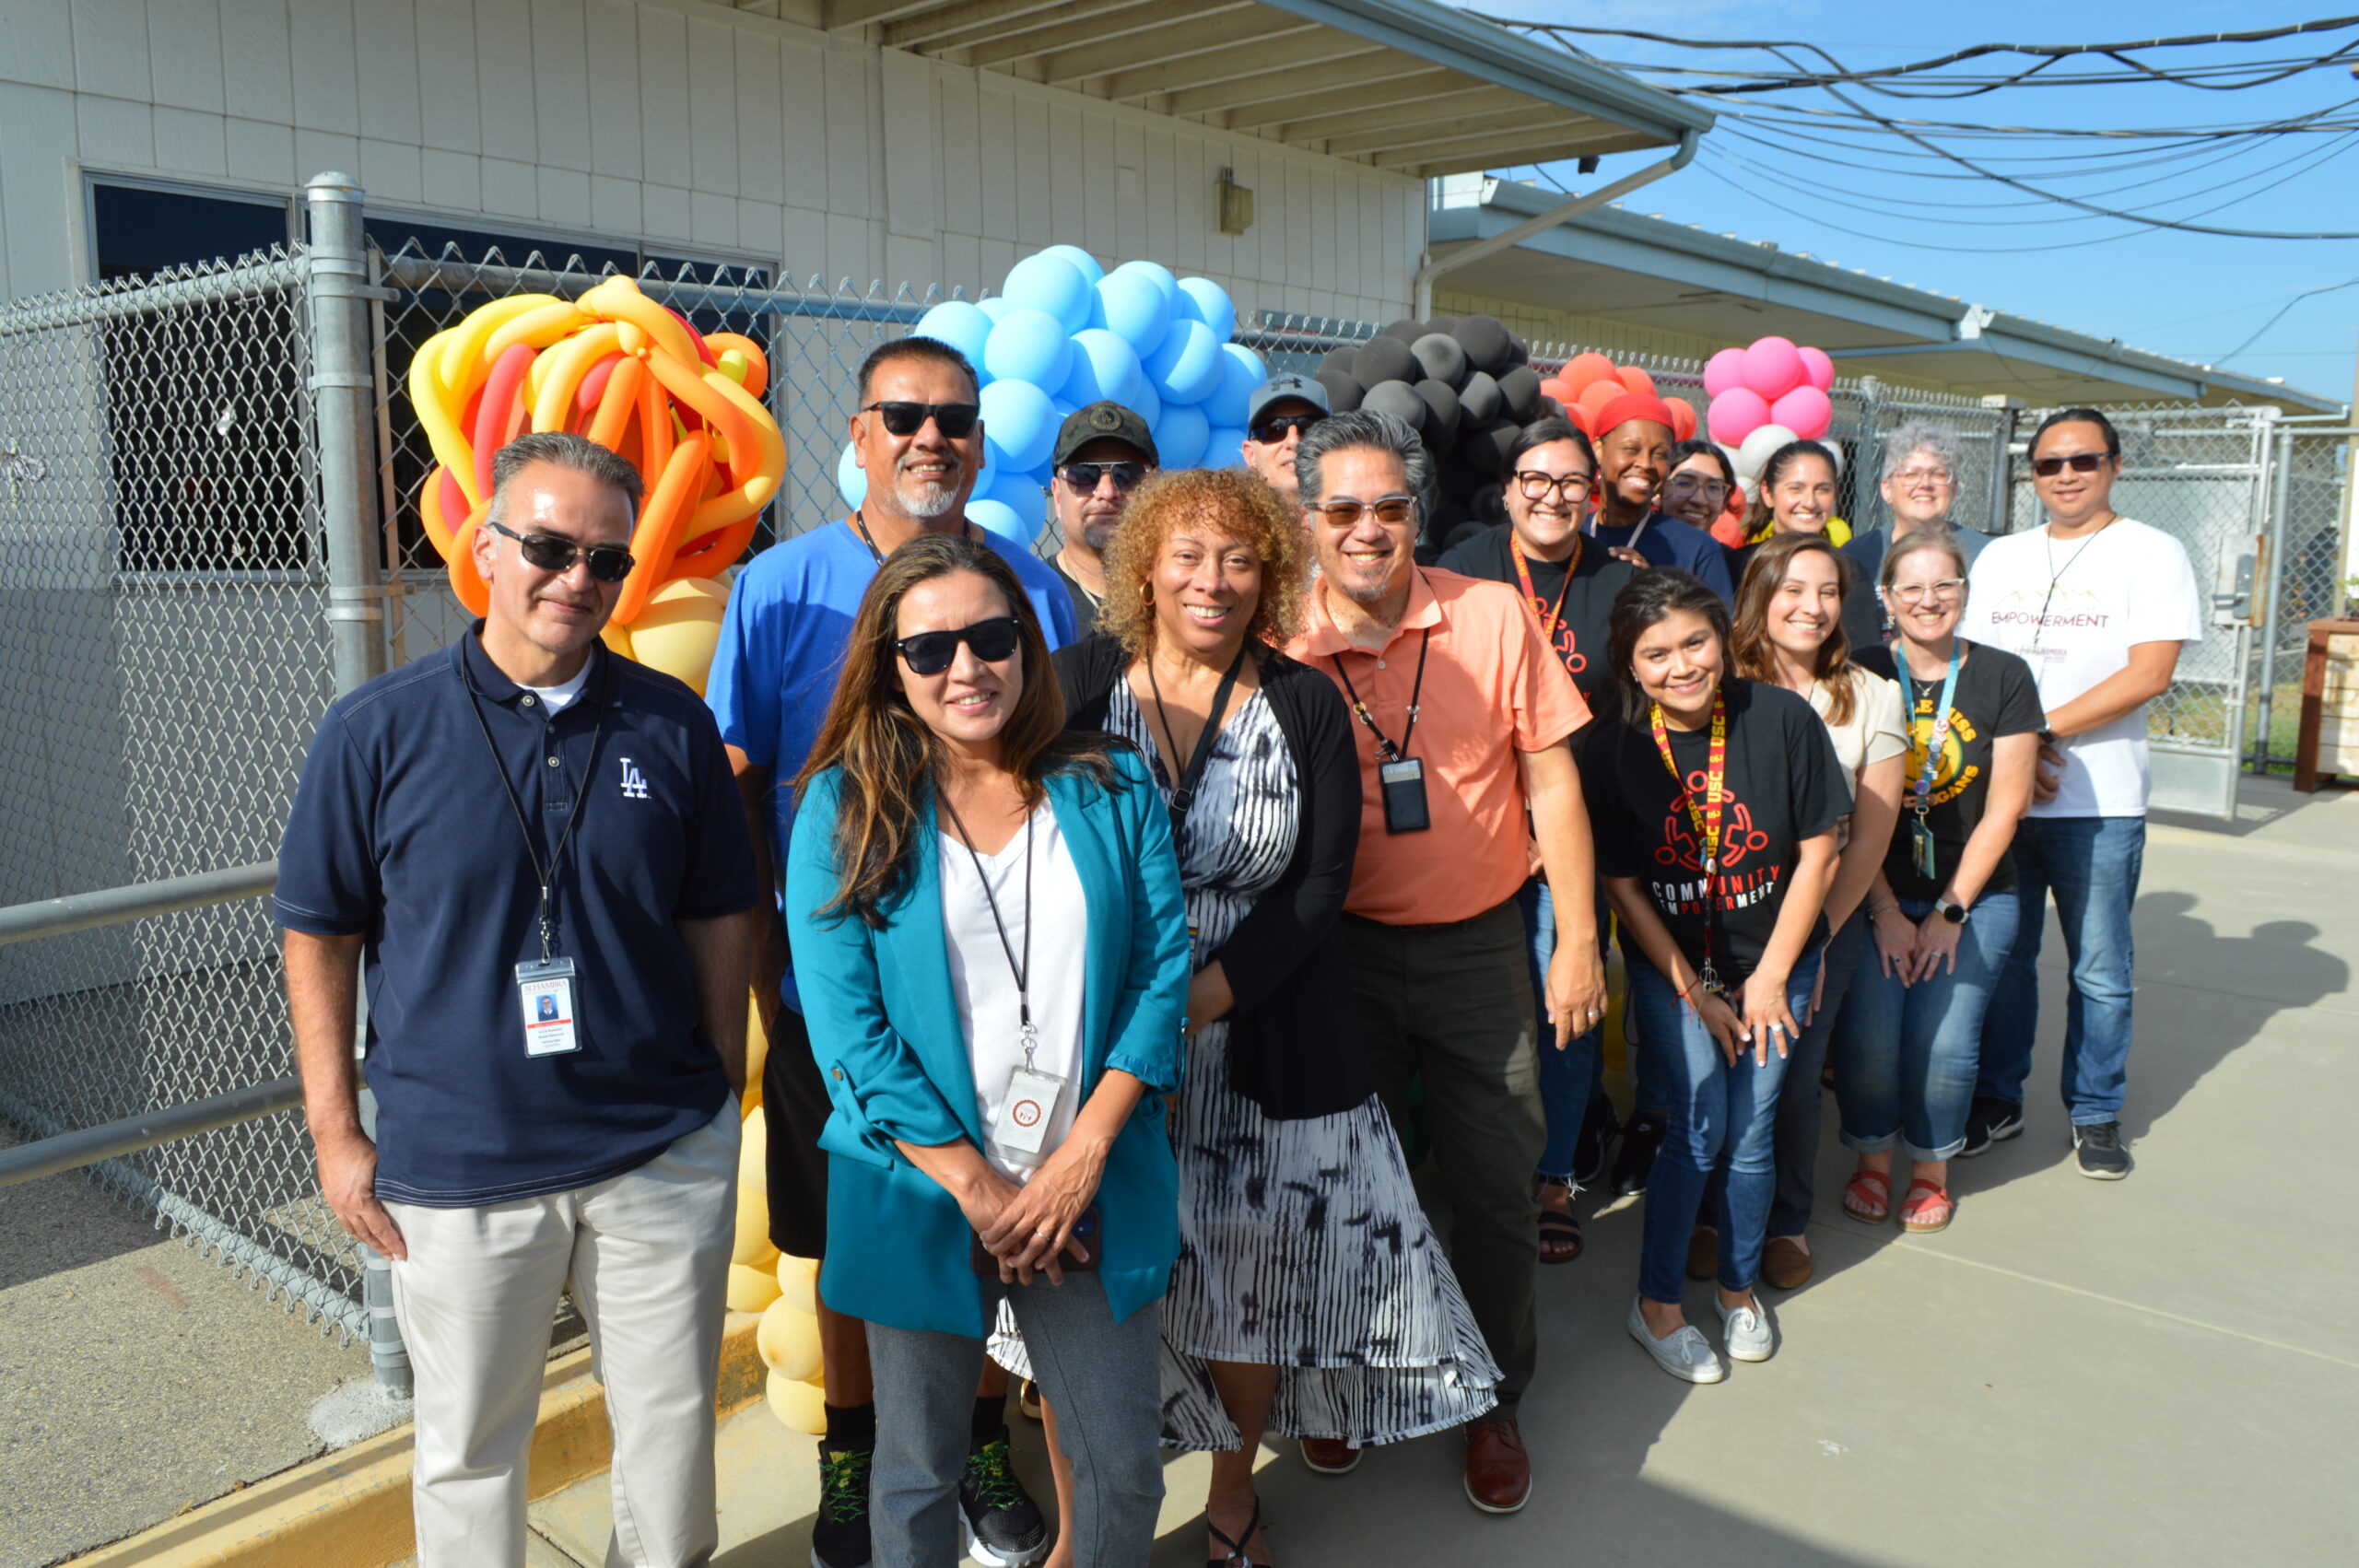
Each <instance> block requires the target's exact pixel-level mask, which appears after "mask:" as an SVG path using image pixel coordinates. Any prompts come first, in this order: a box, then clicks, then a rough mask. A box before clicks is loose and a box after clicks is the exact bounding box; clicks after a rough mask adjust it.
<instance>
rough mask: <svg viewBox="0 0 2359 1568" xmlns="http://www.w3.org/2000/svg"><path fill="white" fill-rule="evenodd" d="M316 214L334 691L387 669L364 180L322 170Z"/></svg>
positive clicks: (311, 194)
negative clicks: (363, 229) (362, 199)
mask: <svg viewBox="0 0 2359 1568" xmlns="http://www.w3.org/2000/svg"><path fill="white" fill-rule="evenodd" d="M303 189H304V191H305V193H306V195H307V197H308V199H309V202H310V205H311V277H310V281H309V288H308V290H307V292H308V294H309V298H310V305H311V393H312V407H313V410H314V417H315V418H316V420H317V424H318V429H319V461H320V516H321V519H322V521H323V523H324V524H325V530H324V532H326V535H327V555H328V561H327V566H328V608H327V614H328V622H329V630H330V631H331V633H333V635H334V639H335V689H336V691H337V692H338V693H339V694H341V693H344V692H348V691H350V690H352V689H353V688H354V687H355V686H358V685H361V684H362V683H363V682H365V681H368V680H370V679H371V678H373V677H375V676H378V675H381V674H383V673H385V636H384V633H385V625H384V623H385V610H384V599H383V595H384V584H383V574H382V572H381V570H380V569H379V567H380V562H379V556H380V555H381V552H382V551H383V548H384V534H383V531H382V529H381V526H380V522H379V519H378V516H377V484H376V467H377V465H376V461H375V453H376V414H375V404H376V401H377V378H376V375H375V373H374V369H373V366H374V357H373V355H372V354H371V352H370V342H369V298H370V287H369V255H368V246H367V241H366V240H364V238H363V236H362V233H361V227H360V186H359V185H358V182H356V181H354V180H353V179H352V178H351V177H350V176H349V175H345V174H318V175H314V176H312V178H311V181H310V183H308V184H307V185H305V186H304V188H303Z"/></svg>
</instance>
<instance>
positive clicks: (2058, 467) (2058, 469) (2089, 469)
mask: <svg viewBox="0 0 2359 1568" xmlns="http://www.w3.org/2000/svg"><path fill="white" fill-rule="evenodd" d="M2112 455H2113V454H2112V453H2111V452H2074V453H2073V454H2072V455H2071V457H2037V458H2034V459H2032V463H2031V471H2032V472H2033V473H2034V474H2038V475H2039V476H2040V477H2041V478H2042V479H2053V478H2055V477H2056V476H2057V475H2058V474H2061V473H2063V472H2064V470H2065V469H2066V468H2068V467H2069V468H2071V471H2072V472H2073V473H2075V474H2095V472H2096V471H2097V468H2098V465H2099V464H2101V463H2103V462H2105V460H2106V459H2107V458H2109V457H2111V456H2112Z"/></svg>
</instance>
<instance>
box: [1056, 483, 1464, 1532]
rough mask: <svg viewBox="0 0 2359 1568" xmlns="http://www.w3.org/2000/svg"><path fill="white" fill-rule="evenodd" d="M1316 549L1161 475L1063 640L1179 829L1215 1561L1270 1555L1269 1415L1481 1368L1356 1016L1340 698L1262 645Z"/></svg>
mask: <svg viewBox="0 0 2359 1568" xmlns="http://www.w3.org/2000/svg"><path fill="white" fill-rule="evenodd" d="M1309 548H1310V542H1309V538H1308V536H1307V535H1306V534H1305V532H1304V531H1303V527H1302V524H1301V522H1300V521H1298V519H1297V515H1296V513H1295V510H1294V509H1292V508H1291V507H1289V506H1288V505H1287V504H1286V503H1285V501H1284V500H1283V499H1281V498H1280V497H1279V496H1278V495H1277V493H1276V492H1275V491H1273V490H1272V489H1271V488H1270V487H1269V486H1266V485H1264V484H1262V482H1261V481H1260V480H1259V479H1258V478H1255V477H1254V476H1252V475H1250V474H1244V473H1241V472H1238V471H1237V470H1233V469H1232V470H1221V471H1212V470H1203V469H1198V470H1192V471H1185V472H1180V473H1173V474H1161V475H1158V476H1156V478H1154V479H1151V480H1149V481H1148V482H1147V483H1146V484H1145V485H1144V486H1141V487H1140V489H1139V492H1138V494H1137V496H1136V497H1134V498H1133V501H1132V503H1131V509H1130V511H1129V512H1128V514H1126V516H1125V517H1124V519H1123V522H1122V527H1121V532H1119V533H1117V534H1116V535H1115V537H1114V541H1113V544H1112V546H1111V548H1110V549H1109V552H1108V555H1107V559H1106V581H1107V600H1106V605H1105V609H1104V612H1103V614H1102V615H1101V619H1100V626H1101V628H1102V630H1101V632H1100V635H1098V636H1097V637H1094V638H1086V639H1085V640H1084V641H1082V642H1079V643H1076V644H1074V646H1073V647H1071V648H1068V649H1062V650H1061V651H1060V652H1059V653H1058V654H1057V656H1056V667H1057V674H1058V678H1059V679H1060V680H1061V681H1062V683H1063V686H1064V691H1065V696H1066V700H1067V702H1068V704H1069V706H1070V715H1071V716H1070V718H1069V719H1068V720H1067V722H1068V723H1069V724H1071V725H1072V726H1073V727H1074V728H1075V729H1076V730H1080V731H1086V732H1089V733H1092V734H1096V733H1097V732H1099V731H1103V732H1105V733H1107V734H1111V735H1115V736H1118V737H1120V738H1121V739H1122V740H1124V741H1127V742H1129V743H1131V744H1132V745H1133V746H1135V747H1137V748H1138V750H1139V752H1140V753H1141V754H1142V755H1144V756H1145V757H1146V758H1147V759H1148V766H1149V767H1150V768H1151V770H1152V771H1153V773H1154V776H1155V784H1156V790H1158V791H1159V792H1160V794H1161V796H1162V798H1163V801H1164V802H1165V804H1166V807H1167V808H1168V811H1169V813H1170V817H1171V825H1172V833H1173V837H1174V838H1175V840H1176V841H1177V843H1178V845H1179V848H1180V882H1181V885H1182V886H1183V887H1184V889H1185V890H1186V897H1187V921H1188V930H1189V933H1190V935H1191V939H1192V943H1193V948H1194V963H1195V977H1194V979H1193V980H1192V981H1191V984H1190V986H1189V990H1188V1017H1187V1027H1188V1029H1189V1031H1190V1035H1189V1039H1188V1044H1187V1046H1186V1048H1185V1049H1186V1071H1185V1074H1184V1076H1183V1080H1182V1088H1181V1090H1180V1095H1179V1097H1178V1101H1177V1104H1176V1106H1175V1107H1174V1112H1173V1117H1172V1141H1173V1144H1174V1146H1175V1148H1176V1151H1177V1153H1178V1157H1179V1163H1180V1242H1181V1245H1180V1261H1179V1264H1178V1266H1177V1267H1176V1268H1175V1269H1174V1270H1173V1271H1172V1279H1171V1290H1170V1293H1169V1294H1168V1295H1167V1296H1166V1297H1165V1298H1164V1305H1163V1336H1164V1346H1165V1350H1166V1352H1167V1362H1166V1365H1167V1368H1168V1373H1167V1378H1166V1388H1165V1395H1164V1411H1163V1414H1164V1441H1165V1442H1166V1443H1167V1444H1168V1445H1174V1446H1178V1447H1182V1448H1194V1449H1208V1450H1210V1451H1211V1452H1212V1457H1213V1464H1212V1481H1211V1488H1210V1492H1209V1494H1208V1495H1207V1497H1206V1499H1205V1503H1204V1523H1205V1527H1206V1528H1207V1530H1208V1531H1209V1532H1210V1534H1211V1538H1212V1539H1211V1545H1212V1548H1213V1560H1215V1561H1217V1562H1222V1563H1225V1564H1230V1565H1232V1568H1248V1565H1250V1564H1255V1563H1267V1562H1269V1561H1270V1547H1269V1542H1268V1540H1267V1539H1265V1536H1264V1532H1263V1530H1262V1518H1261V1502H1260V1498H1259V1497H1258V1495H1257V1494H1256V1490H1255V1485H1254V1480H1253V1463H1254V1459H1255V1457H1256V1455H1257V1453H1258V1451H1259V1448H1260V1445H1261V1441H1262V1436H1263V1434H1264V1433H1276V1434H1282V1435H1285V1436H1290V1437H1296V1438H1302V1439H1306V1440H1309V1442H1310V1443H1312V1444H1320V1445H1327V1446H1330V1447H1333V1448H1337V1449H1344V1450H1349V1449H1356V1448H1358V1447H1360V1446H1363V1445H1367V1444H1375V1443H1394V1442H1399V1441H1401V1440H1402V1439H1405V1438H1409V1437H1414V1436H1417V1435H1419V1434H1421V1433H1427V1432H1432V1431H1437V1430H1439V1429H1441V1428H1443V1427H1448V1426H1453V1425H1457V1424H1459V1423H1461V1422H1466V1421H1470V1420H1473V1418H1475V1417H1476V1416H1479V1415H1481V1414H1482V1413H1483V1412H1484V1411H1485V1410H1489V1409H1490V1408H1491V1406H1492V1404H1493V1402H1494V1401H1493V1398H1492V1396H1491V1388H1492V1387H1493V1385H1494V1384H1495V1383H1496V1381H1497V1376H1498V1374H1497V1371H1496V1367H1494V1366H1493V1364H1492V1362H1491V1357H1490V1353H1489V1352H1488V1351H1487V1350H1486V1349H1485V1345H1484V1341H1483V1337H1482V1334H1481V1331H1480V1330H1479V1329H1478V1328H1476V1327H1475V1325H1474V1320H1473V1315H1472V1314H1471V1313H1470V1312H1469V1311H1468V1309H1467V1305H1466V1300H1465V1297H1464V1295H1463V1294H1462V1293H1461V1292H1460V1290H1459V1287H1458V1281H1457V1278H1456V1276H1455V1275H1453V1274H1452V1273H1451V1271H1450V1268H1449V1260H1448V1258H1446V1257H1445V1255H1444V1254H1443V1251H1442V1248H1441V1246H1440V1243H1439V1242H1438V1241H1437V1240H1436V1239H1435V1236H1434V1234H1433V1231H1432V1229H1431V1227H1430V1226H1429V1225H1428V1224H1427V1223H1426V1217H1425V1211H1424V1210H1423V1209H1422V1208H1421V1207H1420V1206H1419V1204H1418V1201H1417V1196H1416V1193H1415V1190H1414V1188H1413V1187H1412V1185H1411V1183H1410V1179H1409V1171H1408V1166H1407V1164H1406V1163H1405V1162H1404V1161H1403V1160H1402V1153H1401V1146H1400V1144H1399V1143H1398V1141H1396V1140H1395V1138H1394V1136H1393V1131H1392V1124H1391V1119H1390V1118H1389V1117H1387V1116H1386V1114H1385V1111H1384V1107H1383V1105H1382V1104H1381V1102H1379V1100H1378V1099H1377V1097H1376V1091H1375V1081H1374V1078H1373V1076H1372V1074H1371V1071H1370V1069H1369V1065H1368V1062H1367V1058H1366V1055H1365V1054H1364V1050H1363V1047H1362V1045H1361V1041H1360V1036H1359V1031H1358V1029H1357V1027H1356V1021H1357V1016H1358V1015H1357V1003H1356V999H1355V995H1354V992H1353V988H1352V980H1351V973H1350V968H1349V956H1348V954H1347V952H1346V949H1345V945H1344V930H1343V922H1342V916H1343V907H1344V893H1345V891H1346V889H1347V888H1348V887H1349V886H1350V883H1351V876H1352V862H1353V857H1354V851H1355V848H1356V846H1357V844H1358V841H1359V827H1360V776H1359V762H1358V757H1357V755H1356V752H1355V750H1354V747H1353V743H1352V719H1351V714H1350V711H1349V710H1348V709H1347V708H1345V707H1344V697H1343V694H1342V693H1341V692H1339V691H1337V690H1336V688H1335V685H1334V683H1333V682H1332V680H1330V679H1329V678H1328V677H1327V675H1326V673H1324V672H1322V671H1320V670H1315V669H1312V668H1311V667H1309V665H1305V664H1300V663H1297V662H1296V661H1294V660H1291V659H1289V658H1287V657H1286V656H1285V654H1283V653H1281V652H1279V651H1278V650H1277V649H1276V647H1274V646H1273V644H1275V643H1277V642H1280V641H1283V640H1284V639H1285V638H1287V637H1288V636H1291V635H1292V634H1293V633H1294V631H1295V630H1296V629H1297V627H1298V626H1300V624H1301V620H1302V608H1303V584H1304V581H1305V575H1306V574H1305V571H1304V561H1305V559H1306V557H1307V556H1309ZM1046 1408H1047V1409H1048V1410H1050V1412H1052V1413H1054V1412H1056V1404H1055V1398H1054V1396H1053V1395H1051V1396H1050V1398H1049V1400H1048V1401H1047V1406H1046ZM1060 1437H1061V1442H1060V1446H1061V1447H1062V1448H1064V1449H1065V1450H1066V1451H1068V1452H1070V1451H1071V1449H1072V1446H1073V1445H1072V1440H1071V1438H1070V1437H1069V1436H1064V1435H1063V1434H1062V1433H1061V1434H1060ZM1060 1494H1061V1495H1062V1488H1061V1493H1060ZM1050 1565H1051V1568H1062V1557H1061V1556H1060V1557H1054V1558H1051V1559H1050Z"/></svg>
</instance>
